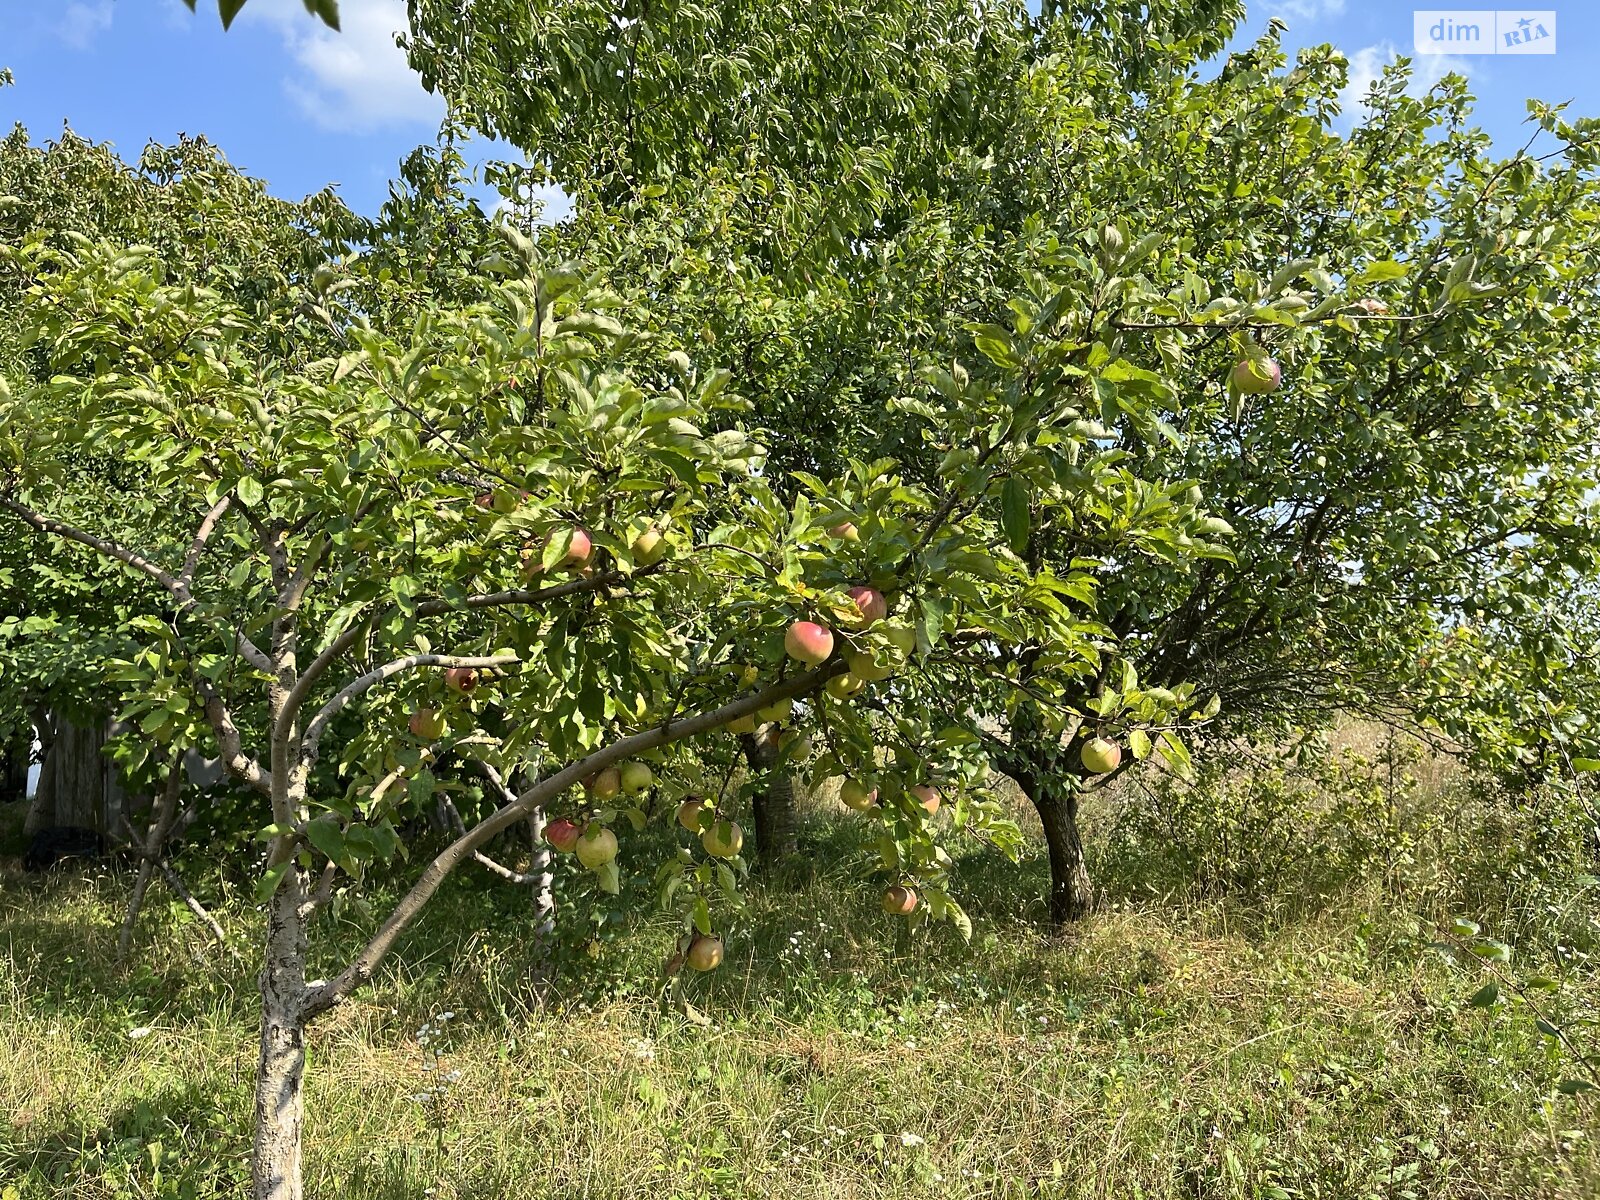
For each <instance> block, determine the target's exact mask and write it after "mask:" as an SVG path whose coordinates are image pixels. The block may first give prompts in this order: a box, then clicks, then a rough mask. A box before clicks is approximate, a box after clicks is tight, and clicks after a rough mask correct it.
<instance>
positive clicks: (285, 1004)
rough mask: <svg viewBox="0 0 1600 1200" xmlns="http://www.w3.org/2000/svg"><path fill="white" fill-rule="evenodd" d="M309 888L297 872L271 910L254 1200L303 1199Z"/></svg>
mask: <svg viewBox="0 0 1600 1200" xmlns="http://www.w3.org/2000/svg"><path fill="white" fill-rule="evenodd" d="M303 892H304V887H303V883H302V881H301V879H300V872H299V871H298V870H297V869H296V868H294V867H291V868H290V869H289V871H288V873H287V874H286V875H285V876H284V879H283V882H282V883H281V884H280V885H279V887H278V890H277V892H276V893H275V894H274V895H273V897H272V902H271V904H270V905H269V906H268V910H267V942H266V959H265V963H264V964H263V966H262V968H261V1057H260V1061H259V1063H258V1064H257V1068H256V1110H255V1117H256V1120H255V1125H256V1140H255V1156H254V1159H253V1161H252V1173H253V1176H254V1189H253V1196H254V1200H303V1198H304V1195H305V1186H304V1181H303V1178H302V1173H301V1160H300V1154H301V1144H302V1139H303V1137H304V1131H305V1073H306V1018H305V1001H306V995H305V991H306V930H305V918H304V917H303V916H302V914H301V908H300V906H301V903H302V901H303V899H304V895H303Z"/></svg>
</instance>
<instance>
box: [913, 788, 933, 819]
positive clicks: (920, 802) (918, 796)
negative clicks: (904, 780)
mask: <svg viewBox="0 0 1600 1200" xmlns="http://www.w3.org/2000/svg"><path fill="white" fill-rule="evenodd" d="M911 798H912V799H913V800H915V801H916V802H917V806H918V807H919V808H921V809H922V810H923V811H924V812H925V813H927V814H928V815H929V816H930V817H931V816H933V814H934V813H936V812H938V811H939V799H940V797H939V789H938V788H936V787H934V786H933V785H932V784H929V783H919V784H917V785H916V786H915V787H913V788H912V789H911Z"/></svg>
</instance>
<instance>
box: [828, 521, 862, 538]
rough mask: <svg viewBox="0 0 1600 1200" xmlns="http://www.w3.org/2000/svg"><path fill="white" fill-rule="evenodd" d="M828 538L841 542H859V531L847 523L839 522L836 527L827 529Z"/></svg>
mask: <svg viewBox="0 0 1600 1200" xmlns="http://www.w3.org/2000/svg"><path fill="white" fill-rule="evenodd" d="M828 536H829V537H831V538H838V539H839V540H840V541H841V542H859V541H860V540H861V531H860V530H859V529H857V528H856V527H855V525H854V524H852V523H851V522H849V521H840V522H839V523H838V524H837V525H834V526H832V527H830V528H829V530H828Z"/></svg>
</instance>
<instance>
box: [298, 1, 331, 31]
mask: <svg viewBox="0 0 1600 1200" xmlns="http://www.w3.org/2000/svg"><path fill="white" fill-rule="evenodd" d="M302 3H304V4H305V6H306V11H307V12H308V13H310V14H311V15H312V16H314V17H320V18H321V20H322V23H323V24H324V25H326V26H327V27H328V28H329V29H334V30H337V29H338V28H339V0H302Z"/></svg>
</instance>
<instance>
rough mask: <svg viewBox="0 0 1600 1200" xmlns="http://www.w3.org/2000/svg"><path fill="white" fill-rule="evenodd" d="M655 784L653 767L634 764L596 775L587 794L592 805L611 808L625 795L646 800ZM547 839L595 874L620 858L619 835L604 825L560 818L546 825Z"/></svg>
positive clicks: (588, 784)
mask: <svg viewBox="0 0 1600 1200" xmlns="http://www.w3.org/2000/svg"><path fill="white" fill-rule="evenodd" d="M654 782H655V772H654V771H652V770H651V769H650V764H649V763H642V762H636V761H633V762H625V763H623V764H622V765H621V766H617V767H605V768H603V769H601V770H599V771H596V772H595V773H594V774H593V775H591V776H589V777H588V778H587V779H585V780H584V781H583V790H584V793H585V795H587V796H588V798H589V800H590V801H591V803H594V804H607V803H609V802H611V801H612V800H615V799H616V798H617V797H618V796H622V795H627V796H642V795H644V793H645V792H647V791H649V790H650V785H651V784H652V783H654ZM544 838H545V841H547V842H549V843H550V844H551V845H552V846H553V847H555V848H556V849H557V850H559V851H560V852H561V853H562V854H571V853H574V852H575V853H576V854H577V856H578V861H579V862H580V863H582V864H583V865H584V866H585V867H587V868H588V869H589V870H591V871H598V870H599V869H600V868H601V867H603V866H605V865H606V864H607V863H608V862H611V861H612V860H613V859H614V858H616V857H617V835H616V834H614V833H612V832H611V830H609V829H607V828H606V827H605V825H604V824H603V823H602V822H600V821H587V822H583V823H579V822H578V821H576V820H574V819H573V818H571V817H556V818H554V819H552V820H550V821H547V822H546V823H545V827H544Z"/></svg>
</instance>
